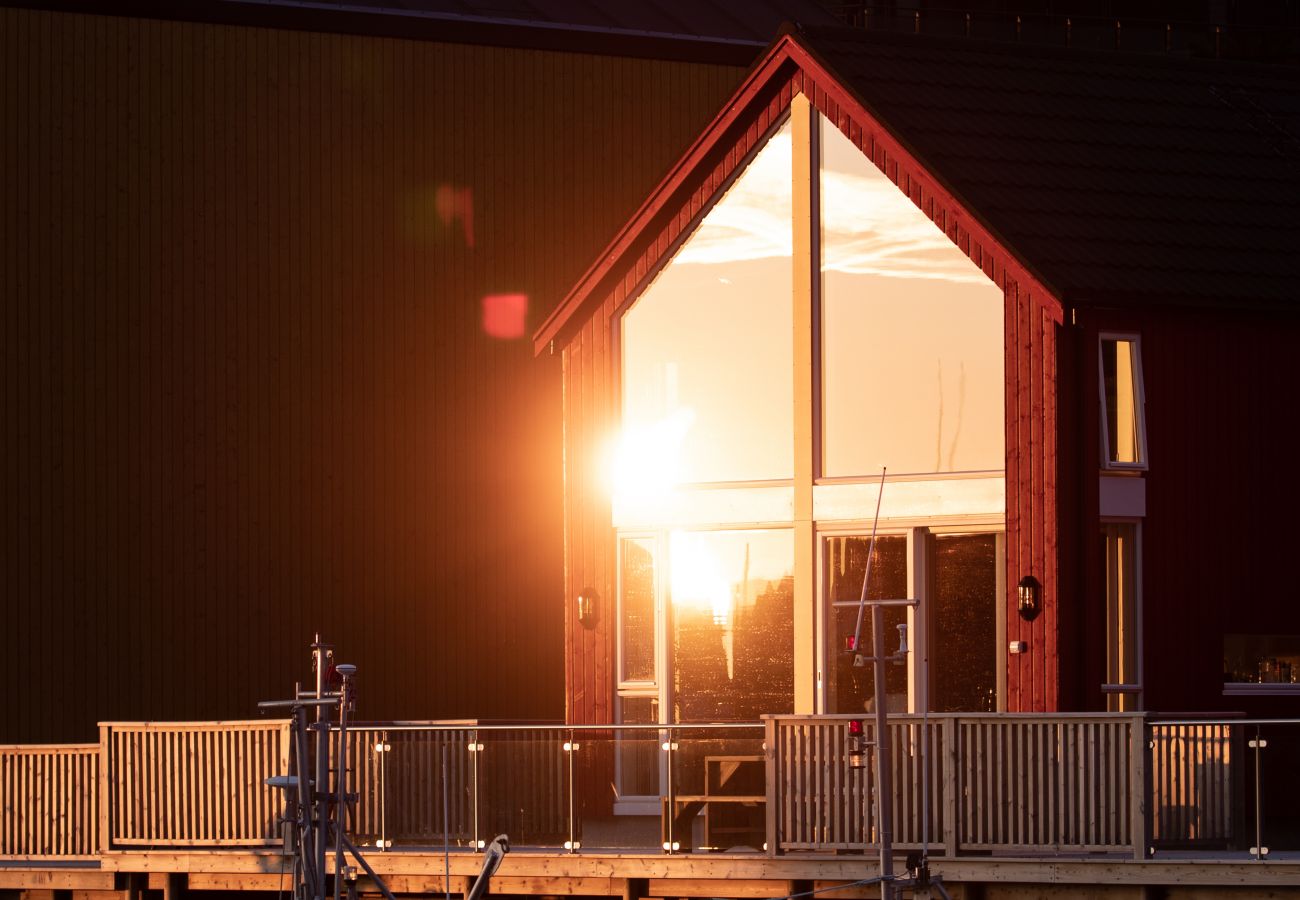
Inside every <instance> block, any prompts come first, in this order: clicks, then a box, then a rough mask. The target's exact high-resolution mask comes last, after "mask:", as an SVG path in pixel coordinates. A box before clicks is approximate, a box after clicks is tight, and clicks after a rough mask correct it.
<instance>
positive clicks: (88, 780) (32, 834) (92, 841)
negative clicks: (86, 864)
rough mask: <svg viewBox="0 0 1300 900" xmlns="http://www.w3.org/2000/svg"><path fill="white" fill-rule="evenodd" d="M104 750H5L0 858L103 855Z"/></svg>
mask: <svg viewBox="0 0 1300 900" xmlns="http://www.w3.org/2000/svg"><path fill="white" fill-rule="evenodd" d="M99 760H100V755H99V745H98V744H29V745H7V746H0V802H2V804H3V816H2V817H0V856H3V857H10V858H13V857H28V856H30V857H78V856H90V855H92V854H94V853H96V852H98V850H99V802H100V799H99V797H100V791H99Z"/></svg>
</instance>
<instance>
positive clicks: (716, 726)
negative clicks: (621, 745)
mask: <svg viewBox="0 0 1300 900" xmlns="http://www.w3.org/2000/svg"><path fill="white" fill-rule="evenodd" d="M337 727H338V726H337V724H335V725H334V728H335V729H337ZM746 728H748V729H753V730H762V728H763V723H762V722H675V723H664V722H659V723H655V722H651V723H641V724H636V725H624V724H616V723H610V724H607V725H591V724H584V725H441V724H434V723H430V724H428V725H417V724H413V723H410V722H403V723H401V724H392V723H387V722H359V723H349V725H348V731H391V732H403V731H412V732H420V731H428V732H448V731H456V732H464V731H545V732H556V731H562V732H569V731H666V730H678V731H735V730H739V729H746Z"/></svg>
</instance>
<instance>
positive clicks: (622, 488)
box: [609, 408, 695, 501]
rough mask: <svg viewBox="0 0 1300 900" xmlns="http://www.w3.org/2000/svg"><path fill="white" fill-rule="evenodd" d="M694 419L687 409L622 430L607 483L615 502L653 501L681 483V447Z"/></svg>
mask: <svg viewBox="0 0 1300 900" xmlns="http://www.w3.org/2000/svg"><path fill="white" fill-rule="evenodd" d="M694 420H695V413H694V412H693V411H692V410H690V409H688V408H680V409H677V410H675V411H674V412H673V413H672V414H671V415H669V416H668V417H667V418H664V419H660V420H658V421H656V422H650V423H648V424H644V425H641V424H629V425H627V426H626V427H624V429H623V432H622V434H621V435H620V436H619V438H618V442H617V443H616V445H615V446H614V449H613V452H612V453H611V459H610V463H609V480H610V486H611V489H612V490H613V493H614V496H615V498H616V499H619V500H622V501H636V500H654V499H658V498H661V497H662V496H663V495H664V494H665V493H666V492H668V491H670V490H672V488H674V487H675V486H676V485H677V484H678V483H679V482H680V480H681V458H682V445H683V444H684V443H685V441H686V433H687V432H688V431H689V430H690V428H691V424H692V423H693V422H694Z"/></svg>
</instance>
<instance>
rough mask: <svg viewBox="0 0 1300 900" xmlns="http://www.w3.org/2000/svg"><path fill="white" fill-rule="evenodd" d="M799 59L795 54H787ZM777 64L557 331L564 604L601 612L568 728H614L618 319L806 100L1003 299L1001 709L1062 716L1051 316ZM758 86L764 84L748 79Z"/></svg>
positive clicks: (821, 87)
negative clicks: (1034, 610) (606, 463)
mask: <svg viewBox="0 0 1300 900" xmlns="http://www.w3.org/2000/svg"><path fill="white" fill-rule="evenodd" d="M796 52H798V51H797V50H796ZM800 62H802V63H803V65H802V66H797V65H795V64H794V63H793V62H792V61H789V60H785V61H783V60H781V59H780V58H779V57H774V58H773V59H772V60H771V61H769V62H767V63H764V64H763V67H762V69H761V70H760V71H759V72H758V73H757V74H756V75H755V76H754V79H755V81H754V82H751V84H750V85H749V86H747V87H746V88H745V89H744V90H743V92H742V95H741V96H740V97H739V98H738V99H737V101H736V102H733V104H731V106H732V107H733V108H734V109H735V114H734V116H733V117H732V118H731V119H720V120H719V122H718V130H717V132H716V133H715V134H714V135H713V137H711V138H708V139H706V140H705V141H703V142H702V143H700V144H697V146H696V147H695V148H694V149H693V150H692V155H691V158H690V159H689V160H687V165H686V166H685V167H683V168H681V169H679V170H678V173H679V177H676V178H674V179H673V180H672V181H670V182H669V183H667V184H665V185H664V186H663V193H662V194H661V195H660V196H659V197H658V198H656V202H655V204H654V205H653V207H652V208H651V207H647V210H644V211H643V215H642V216H640V217H639V219H638V221H637V222H635V223H634V228H637V229H640V230H639V234H638V235H637V236H636V237H635V238H629V237H627V236H626V235H625V236H623V237H622V238H621V239H620V240H621V241H622V242H623V243H622V244H621V245H620V246H623V247H625V248H627V249H625V251H624V252H625V255H624V256H623V257H621V258H620V260H619V261H618V263H617V264H616V265H615V266H613V267H612V269H611V270H610V272H609V273H608V274H607V275H606V276H604V279H603V281H601V282H599V284H598V287H597V288H596V289H593V291H592V298H593V299H594V300H596V301H598V302H599V305H598V306H597V305H595V304H594V303H593V304H592V305H590V306H589V307H587V309H585V310H583V309H582V307H574V309H575V310H576V312H575V314H574V315H573V316H572V317H571V318H570V319H569V321H568V323H567V325H563V326H561V327H560V333H561V335H562V340H563V343H564V348H565V349H564V357H565V359H564V385H565V409H564V416H565V424H566V432H565V454H566V457H565V472H566V500H565V504H566V525H565V527H566V534H567V540H568V545H567V547H566V559H567V571H566V584H567V588H566V592H567V594H568V595H570V596H576V594H577V593H578V592H579V591H581V590H583V589H584V588H595V589H596V590H597V592H598V593H599V594H600V596H601V599H602V603H601V607H600V609H599V615H598V620H597V624H596V625H595V626H594V627H592V628H587V627H584V626H583V625H581V624H580V623H578V621H577V618H576V616H575V615H574V614H573V610H572V609H569V610H567V611H566V622H567V626H566V633H567V638H566V644H567V649H566V660H567V663H568V668H567V679H568V701H569V710H568V715H569V716H570V718H571V720H572V721H579V722H591V723H603V722H608V721H611V720H612V719H611V717H612V715H613V706H612V698H613V694H614V688H615V678H616V674H615V672H614V668H613V667H614V646H615V645H614V637H615V634H614V629H615V627H616V625H617V623H616V622H615V621H614V615H615V611H616V607H615V604H614V594H615V591H616V587H617V572H616V569H615V567H616V552H615V545H614V531H613V529H612V528H611V527H610V522H611V517H610V508H609V496H608V488H607V486H605V485H604V484H603V483H602V481H601V476H600V459H599V453H600V448H602V447H603V446H604V445H605V443H606V442H607V440H608V438H609V436H610V434H611V433H612V431H613V429H614V428H616V427H617V415H618V377H617V366H616V360H615V358H614V352H613V350H614V348H613V338H612V329H613V328H615V327H617V320H616V318H615V316H616V313H617V311H618V310H619V309H620V308H621V307H622V305H623V304H625V303H626V302H627V301H628V299H629V298H631V297H633V296H634V295H635V292H636V291H637V290H638V288H639V286H640V285H641V284H642V283H643V282H644V281H645V279H646V277H647V275H649V274H650V273H652V272H653V271H654V270H655V267H656V266H657V265H659V264H660V263H661V262H662V260H663V259H664V258H665V256H666V255H667V254H669V253H670V252H671V250H672V249H673V248H674V247H675V246H676V243H677V242H678V241H679V240H680V239H681V238H682V236H683V235H685V234H686V233H687V230H688V229H689V227H690V226H691V224H692V223H693V221H694V220H695V219H696V217H698V216H699V215H700V213H701V211H702V210H704V209H706V208H707V206H708V205H709V203H710V202H711V200H712V198H713V197H714V196H715V195H716V194H717V193H718V192H719V191H720V190H721V189H722V188H723V187H724V185H725V184H726V182H727V178H728V177H730V176H731V175H732V174H733V173H734V171H735V169H736V167H737V166H738V165H739V163H740V162H742V161H743V159H744V157H745V155H746V154H747V153H748V152H749V150H750V149H751V148H752V147H753V146H755V143H756V142H757V140H758V139H760V138H761V137H762V135H763V134H764V132H765V130H766V128H767V127H768V126H769V125H770V124H771V123H772V122H774V121H775V120H776V119H777V118H779V117H780V116H781V115H783V114H784V110H785V109H786V107H788V106H789V103H790V98H791V97H792V95H793V94H794V93H796V92H798V91H803V92H804V93H806V94H807V95H808V96H809V98H810V99H811V100H812V102H813V104H814V105H815V106H816V107H817V109H818V110H819V111H820V112H821V113H822V114H823V115H825V116H826V117H827V118H828V119H829V120H830V121H831V122H834V123H835V124H836V125H837V126H838V127H839V128H840V129H841V130H842V131H843V132H844V133H845V135H846V136H847V137H848V138H849V140H851V141H852V142H853V143H854V144H855V145H856V146H858V147H859V148H860V149H861V150H862V151H863V153H864V154H865V155H866V156H867V157H868V158H869V159H871V160H872V161H873V162H874V163H875V164H876V165H877V166H878V167H879V168H880V170H881V171H882V172H884V173H885V174H886V175H887V176H888V177H889V178H890V179H891V180H893V181H894V183H895V184H897V185H898V186H899V188H900V189H901V190H902V191H903V192H904V193H906V194H907V195H908V197H909V198H911V200H912V201H913V202H914V203H915V204H916V206H917V207H918V208H919V209H921V210H922V211H923V212H925V213H926V215H928V216H929V217H930V218H931V219H932V220H933V221H934V222H935V224H937V225H938V226H939V227H940V228H941V229H942V230H943V231H944V233H945V234H947V235H948V236H949V238H950V239H951V240H952V241H953V243H954V244H955V245H956V246H958V247H959V248H960V249H961V250H962V251H963V252H965V253H966V254H967V255H968V256H970V258H971V259H972V260H973V261H974V262H975V264H976V265H978V266H979V267H980V268H981V269H982V270H983V271H984V272H985V273H986V274H987V275H988V276H989V278H990V280H992V281H993V282H994V283H995V284H997V285H999V286H1000V287H1001V288H1002V289H1003V290H1004V292H1005V295H1006V298H1007V300H1006V330H1005V335H1006V372H1007V402H1006V428H1007V554H1008V559H1007V582H1008V594H1007V597H1006V603H1007V604H1008V639H1010V640H1025V641H1027V642H1028V643H1029V646H1030V652H1029V653H1027V654H1024V655H1022V656H1017V657H1010V658H1009V661H1008V662H1007V666H1008V679H1007V684H1008V708H1009V709H1011V710H1013V711H1046V710H1054V709H1056V708H1057V707H1058V704H1059V699H1060V698H1059V695H1058V686H1059V680H1060V673H1059V646H1058V633H1059V608H1060V605H1061V604H1062V603H1068V602H1070V598H1069V597H1068V596H1067V597H1066V598H1065V599H1062V598H1061V596H1060V591H1059V588H1060V585H1059V584H1058V577H1057V575H1058V565H1057V555H1056V547H1057V541H1058V518H1057V507H1056V493H1057V482H1056V474H1057V468H1056V466H1057V461H1056V453H1057V444H1056V437H1057V428H1056V405H1055V402H1054V397H1055V393H1056V340H1057V335H1058V332H1059V329H1060V324H1061V307H1060V305H1059V303H1058V302H1057V301H1056V300H1055V299H1054V298H1053V297H1052V296H1051V295H1050V294H1049V293H1048V292H1047V291H1046V289H1044V288H1043V287H1042V285H1041V284H1039V283H1038V282H1037V281H1036V280H1035V279H1034V278H1033V276H1032V275H1031V274H1030V273H1028V272H1027V271H1025V270H1024V268H1023V267H1021V266H1020V265H1019V264H1018V263H1017V262H1016V261H1015V260H1014V259H1013V258H1012V257H1011V256H1010V254H1009V253H1008V252H1007V251H1006V250H1005V248H1002V247H1001V246H1000V245H998V244H997V242H996V241H995V240H994V239H993V238H992V236H991V235H990V234H989V233H988V232H987V231H986V230H984V229H983V228H982V227H981V226H980V225H979V224H978V223H977V222H976V221H975V220H974V219H973V218H972V217H971V216H970V215H969V213H968V212H967V211H966V210H964V209H963V208H962V207H961V206H960V204H959V203H958V202H957V201H956V200H955V198H953V197H952V196H951V195H950V194H949V193H948V192H947V191H946V190H944V189H943V188H942V187H941V186H940V185H939V184H938V183H936V182H935V180H934V179H933V177H932V176H931V175H930V174H929V173H927V172H926V171H925V170H924V169H923V168H922V167H921V166H920V165H919V163H918V162H917V161H916V160H915V159H914V158H912V157H911V156H910V154H909V153H908V152H907V151H906V150H905V149H904V148H903V147H902V145H901V144H900V143H899V142H898V141H897V139H896V138H895V137H894V136H892V135H891V134H890V133H889V132H888V131H887V130H886V129H885V128H884V127H883V126H882V125H881V124H880V123H879V122H877V121H875V119H874V117H872V116H871V115H870V114H869V113H868V112H867V111H866V110H865V109H864V108H863V107H862V106H861V104H860V103H858V102H857V101H856V100H855V99H854V98H853V97H851V96H849V95H848V94H847V93H846V92H845V91H844V90H843V89H842V88H841V87H839V86H838V84H837V83H836V82H835V81H834V80H833V79H832V78H831V77H830V76H829V75H828V73H826V72H825V71H824V70H822V69H821V68H820V67H819V66H818V65H817V64H816V63H815V61H812V60H807V59H804V60H800ZM760 76H761V77H763V78H765V79H766V80H765V81H762V82H761V83H755V82H757V79H759V78H760ZM1026 574H1033V575H1035V576H1036V577H1037V578H1038V579H1039V580H1040V581H1041V582H1042V583H1043V585H1044V592H1043V596H1044V602H1045V612H1044V614H1043V615H1041V616H1040V617H1039V618H1038V619H1036V620H1035V621H1034V622H1033V623H1024V622H1022V621H1021V620H1020V619H1019V617H1018V616H1017V615H1016V591H1015V585H1016V582H1017V581H1018V580H1019V579H1020V577H1021V576H1022V575H1026Z"/></svg>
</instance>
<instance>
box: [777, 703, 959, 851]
mask: <svg viewBox="0 0 1300 900" xmlns="http://www.w3.org/2000/svg"><path fill="white" fill-rule="evenodd" d="M852 718H853V717H852V716H843V717H838V716H828V717H818V718H806V717H795V716H774V717H771V718H770V719H769V722H771V723H772V725H770V726H769V732H768V734H769V739H768V746H769V747H775V748H776V752H775V757H774V759H775V762H776V766H775V772H774V773H772V772H770V773H769V792H770V791H771V789H772V788H775V789H776V793H777V796H778V797H779V800H778V802H777V811H776V827H777V830H778V834H777V837H776V841H775V842H773V840H772V835H770V834H769V836H768V846H769V847H772V846H776V847H777V848H778V849H779V850H861V849H865V848H867V847H872V846H875V845H876V840H877V827H878V823H877V822H876V813H875V807H874V804H873V803H872V802H871V799H870V798H871V797H872V796H873V795H874V791H875V771H874V768H873V765H874V763H872V762H871V760H872V759H873V758H874V756H873V753H872V751H871V748H868V750H867V753H866V755H865V757H864V762H865V763H866V765H865V766H864V767H862V768H855V767H853V766H852V765H851V763H850V760H849V754H848V740H849V721H850V719H852ZM945 724H946V723H945V721H944V720H943V719H941V718H939V717H937V716H935V717H931V718H930V721H929V724H928V726H925V725H923V723H922V720H921V717H919V716H915V717H913V716H891V717H890V725H889V736H890V740H891V742H892V743H891V747H892V751H893V755H892V758H893V779H892V780H893V794H894V797H893V812H894V843H895V845H896V846H898V847H899V848H908V847H919V846H921V845H922V842H923V841H924V840H925V839H926V837H927V836H928V837H929V839H930V841H929V843H930V846H932V847H933V846H936V845H939V844H941V843H942V841H943V834H944V826H945V824H946V822H945V806H946V805H945V802H944V800H945V779H944V772H943V765H944V756H945V754H944V750H945V747H946V745H947V740H949V739H950V738H948V736H947V734H946V733H945ZM863 727H864V732H865V733H864V738H865V740H866V741H867V742H869V743H874V742H875V739H876V738H875V723H874V722H872V721H866V722H864V723H863ZM927 727H928V729H929V736H930V740H929V744H928V746H926V745H925V743H924V740H923V736H924V734H925V732H924V731H923V728H927ZM923 758H924V763H923V762H922V760H923ZM923 765H924V768H922V766H923ZM923 772H929V784H928V787H927V784H926V779H925V778H924V777H923V775H922V773H923ZM927 795H928V796H927ZM769 796H770V793H769ZM927 800H928V803H929V809H930V817H929V822H928V823H927V822H926V819H925V816H924V815H923V810H924V809H925V806H924V804H925V803H926V801H927ZM771 821H772V819H771V811H769V822H771ZM927 824H928V835H927V834H926V828H927Z"/></svg>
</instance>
